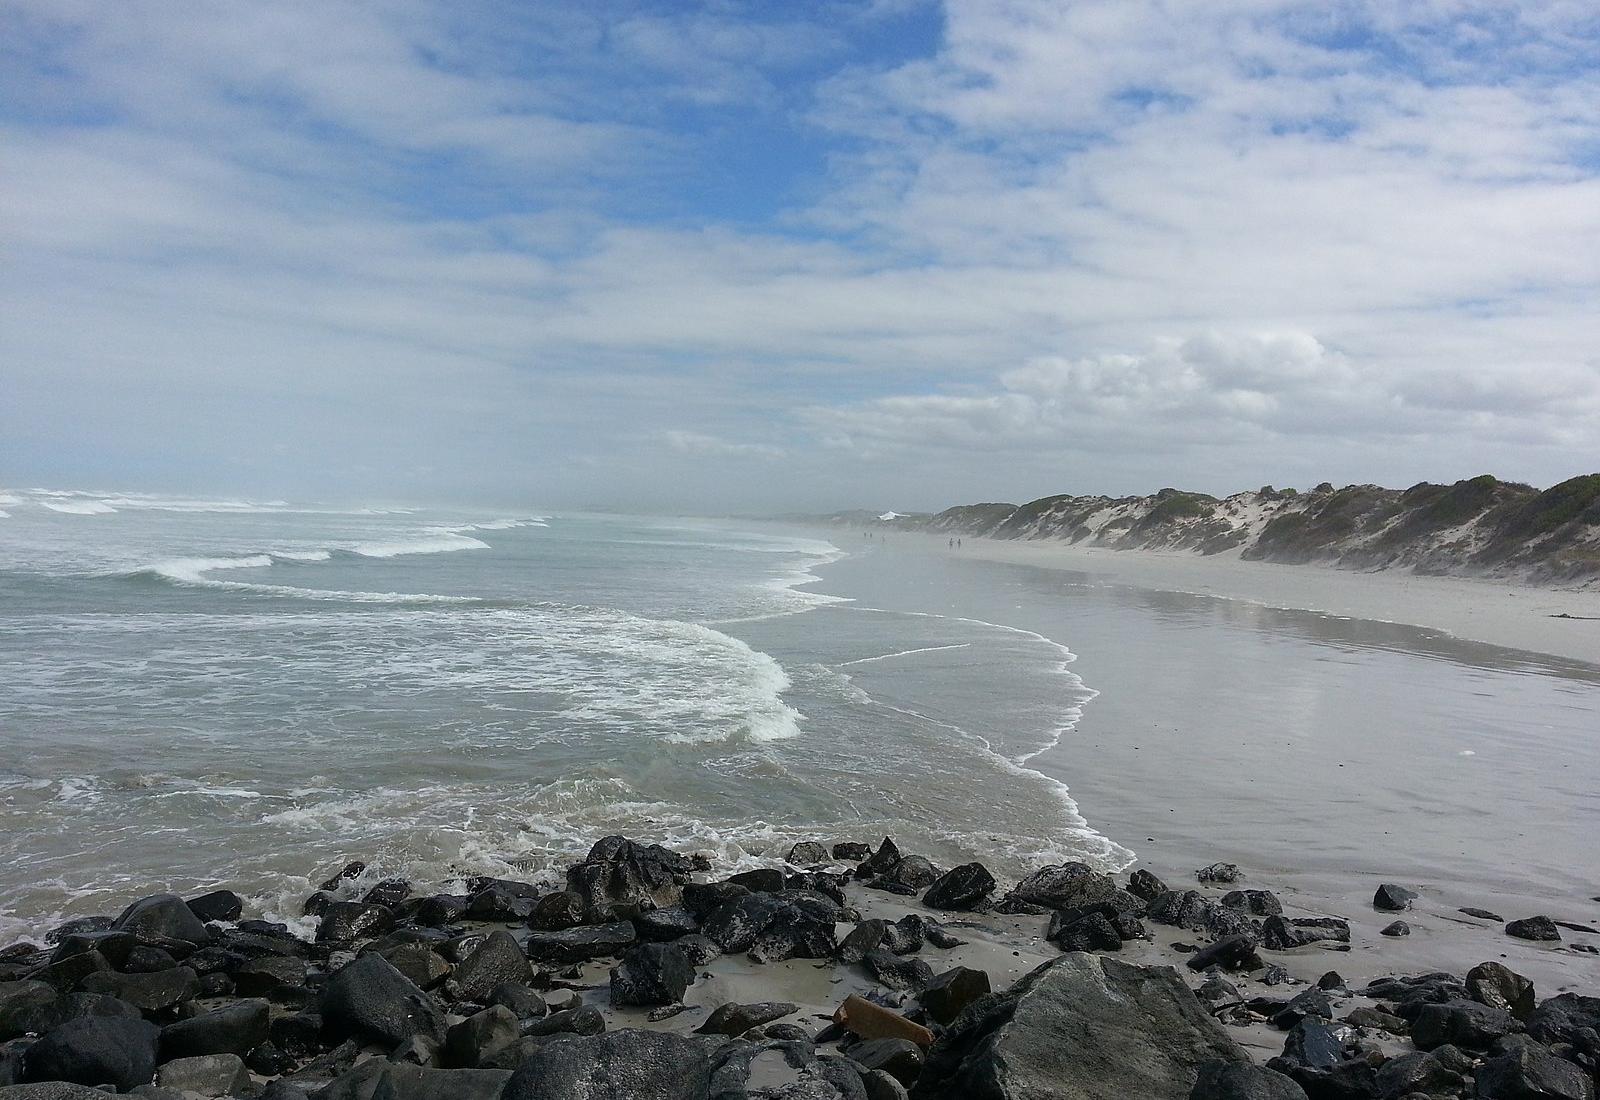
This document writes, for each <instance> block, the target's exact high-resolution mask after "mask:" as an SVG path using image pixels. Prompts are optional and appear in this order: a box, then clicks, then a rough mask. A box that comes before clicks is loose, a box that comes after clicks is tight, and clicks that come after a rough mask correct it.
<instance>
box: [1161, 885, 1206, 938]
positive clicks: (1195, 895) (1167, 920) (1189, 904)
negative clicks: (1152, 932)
mask: <svg viewBox="0 0 1600 1100" xmlns="http://www.w3.org/2000/svg"><path fill="white" fill-rule="evenodd" d="M1211 910H1212V905H1211V901H1210V900H1209V899H1208V898H1207V897H1206V896H1205V895H1204V894H1202V893H1200V892H1199V891H1198V890H1184V891H1182V892H1179V891H1176V890H1169V891H1167V892H1166V893H1164V894H1160V895H1157V897H1156V898H1155V900H1153V901H1151V902H1150V904H1149V906H1148V908H1147V909H1146V911H1145V916H1146V917H1148V918H1149V919H1150V920H1152V921H1154V922H1155V923H1157V924H1166V925H1171V926H1172V927H1175V928H1188V929H1190V930H1192V931H1196V932H1200V931H1204V930H1205V927H1206V923H1207V921H1209V920H1210V918H1211Z"/></svg>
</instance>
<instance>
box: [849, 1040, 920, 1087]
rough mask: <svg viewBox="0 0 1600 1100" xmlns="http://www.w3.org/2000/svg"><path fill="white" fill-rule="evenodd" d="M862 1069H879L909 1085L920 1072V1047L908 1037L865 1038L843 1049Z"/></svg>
mask: <svg viewBox="0 0 1600 1100" xmlns="http://www.w3.org/2000/svg"><path fill="white" fill-rule="evenodd" d="M845 1054H846V1055H847V1056H849V1058H850V1060H851V1061H852V1062H854V1063H856V1065H858V1066H860V1067H861V1068H862V1069H867V1070H874V1069H875V1070H881V1071H882V1072H884V1073H887V1074H888V1075H889V1076H890V1077H893V1078H894V1079H895V1080H896V1081H899V1082H900V1083H901V1084H902V1085H910V1084H912V1083H913V1082H915V1081H916V1079H917V1077H918V1075H920V1074H921V1073H922V1061H923V1055H922V1048H921V1047H920V1046H918V1045H917V1044H916V1043H913V1042H912V1041H911V1040H909V1039H866V1040H863V1041H862V1042H859V1043H856V1044H855V1045H853V1046H851V1047H850V1048H848V1049H847V1050H846V1051H845Z"/></svg>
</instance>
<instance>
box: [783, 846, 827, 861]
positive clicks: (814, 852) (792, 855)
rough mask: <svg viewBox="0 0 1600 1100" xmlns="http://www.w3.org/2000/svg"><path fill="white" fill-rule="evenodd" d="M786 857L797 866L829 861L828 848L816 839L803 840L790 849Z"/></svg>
mask: <svg viewBox="0 0 1600 1100" xmlns="http://www.w3.org/2000/svg"><path fill="white" fill-rule="evenodd" d="M784 859H786V860H787V861H788V862H790V863H792V864H794V865H795V866H796V867H814V866H816V865H817V864H819V863H827V862H828V849H827V847H826V846H825V845H822V844H819V843H817V842H816V841H815V840H802V841H801V842H800V843H799V844H796V845H795V846H794V847H793V848H790V849H789V854H788V855H787V856H785V857H784Z"/></svg>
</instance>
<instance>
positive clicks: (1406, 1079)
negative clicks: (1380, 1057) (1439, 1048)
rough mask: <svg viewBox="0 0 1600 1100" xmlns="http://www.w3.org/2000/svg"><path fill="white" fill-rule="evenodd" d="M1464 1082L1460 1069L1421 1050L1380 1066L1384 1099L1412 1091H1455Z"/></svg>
mask: <svg viewBox="0 0 1600 1100" xmlns="http://www.w3.org/2000/svg"><path fill="white" fill-rule="evenodd" d="M1465 1084H1466V1082H1465V1080H1464V1079H1463V1078H1462V1076H1461V1075H1460V1074H1459V1073H1456V1072H1455V1071H1454V1070H1451V1069H1447V1068H1445V1066H1444V1065H1443V1064H1442V1063H1441V1062H1440V1061H1439V1059H1437V1058H1435V1057H1434V1056H1433V1055H1431V1054H1428V1053H1426V1052H1424V1051H1420V1050H1418V1051H1413V1052H1412V1053H1410V1054H1402V1055H1400V1057H1398V1058H1391V1059H1390V1060H1389V1061H1387V1062H1385V1063H1384V1064H1383V1065H1381V1066H1379V1067H1378V1073H1377V1085H1378V1095H1379V1096H1382V1097H1384V1098H1385V1100H1399V1098H1400V1097H1402V1096H1409V1095H1411V1094H1412V1093H1422V1094H1424V1095H1440V1094H1448V1095H1456V1094H1458V1093H1459V1092H1460V1091H1461V1088H1462V1086H1463V1085H1465Z"/></svg>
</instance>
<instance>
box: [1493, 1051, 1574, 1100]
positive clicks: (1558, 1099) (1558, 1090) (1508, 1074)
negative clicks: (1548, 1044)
mask: <svg viewBox="0 0 1600 1100" xmlns="http://www.w3.org/2000/svg"><path fill="white" fill-rule="evenodd" d="M1477 1093H1478V1095H1479V1096H1482V1097H1494V1098H1495V1100H1594V1095H1595V1089H1594V1085H1593V1084H1591V1083H1590V1081H1589V1080H1588V1078H1586V1077H1585V1076H1584V1073H1583V1071H1582V1070H1581V1069H1579V1068H1578V1067H1577V1066H1575V1065H1573V1064H1572V1063H1571V1062H1568V1061H1566V1060H1565V1059H1562V1058H1557V1057H1555V1056H1554V1055H1552V1054H1550V1053H1549V1052H1548V1051H1545V1050H1541V1049H1540V1048H1539V1047H1536V1046H1532V1045H1528V1046H1521V1047H1518V1048H1517V1049H1515V1050H1512V1051H1509V1052H1508V1053H1505V1054H1502V1055H1500V1056H1499V1057H1497V1058H1490V1059H1489V1060H1488V1061H1486V1062H1484V1063H1483V1065H1481V1066H1479V1067H1478V1070H1477Z"/></svg>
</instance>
